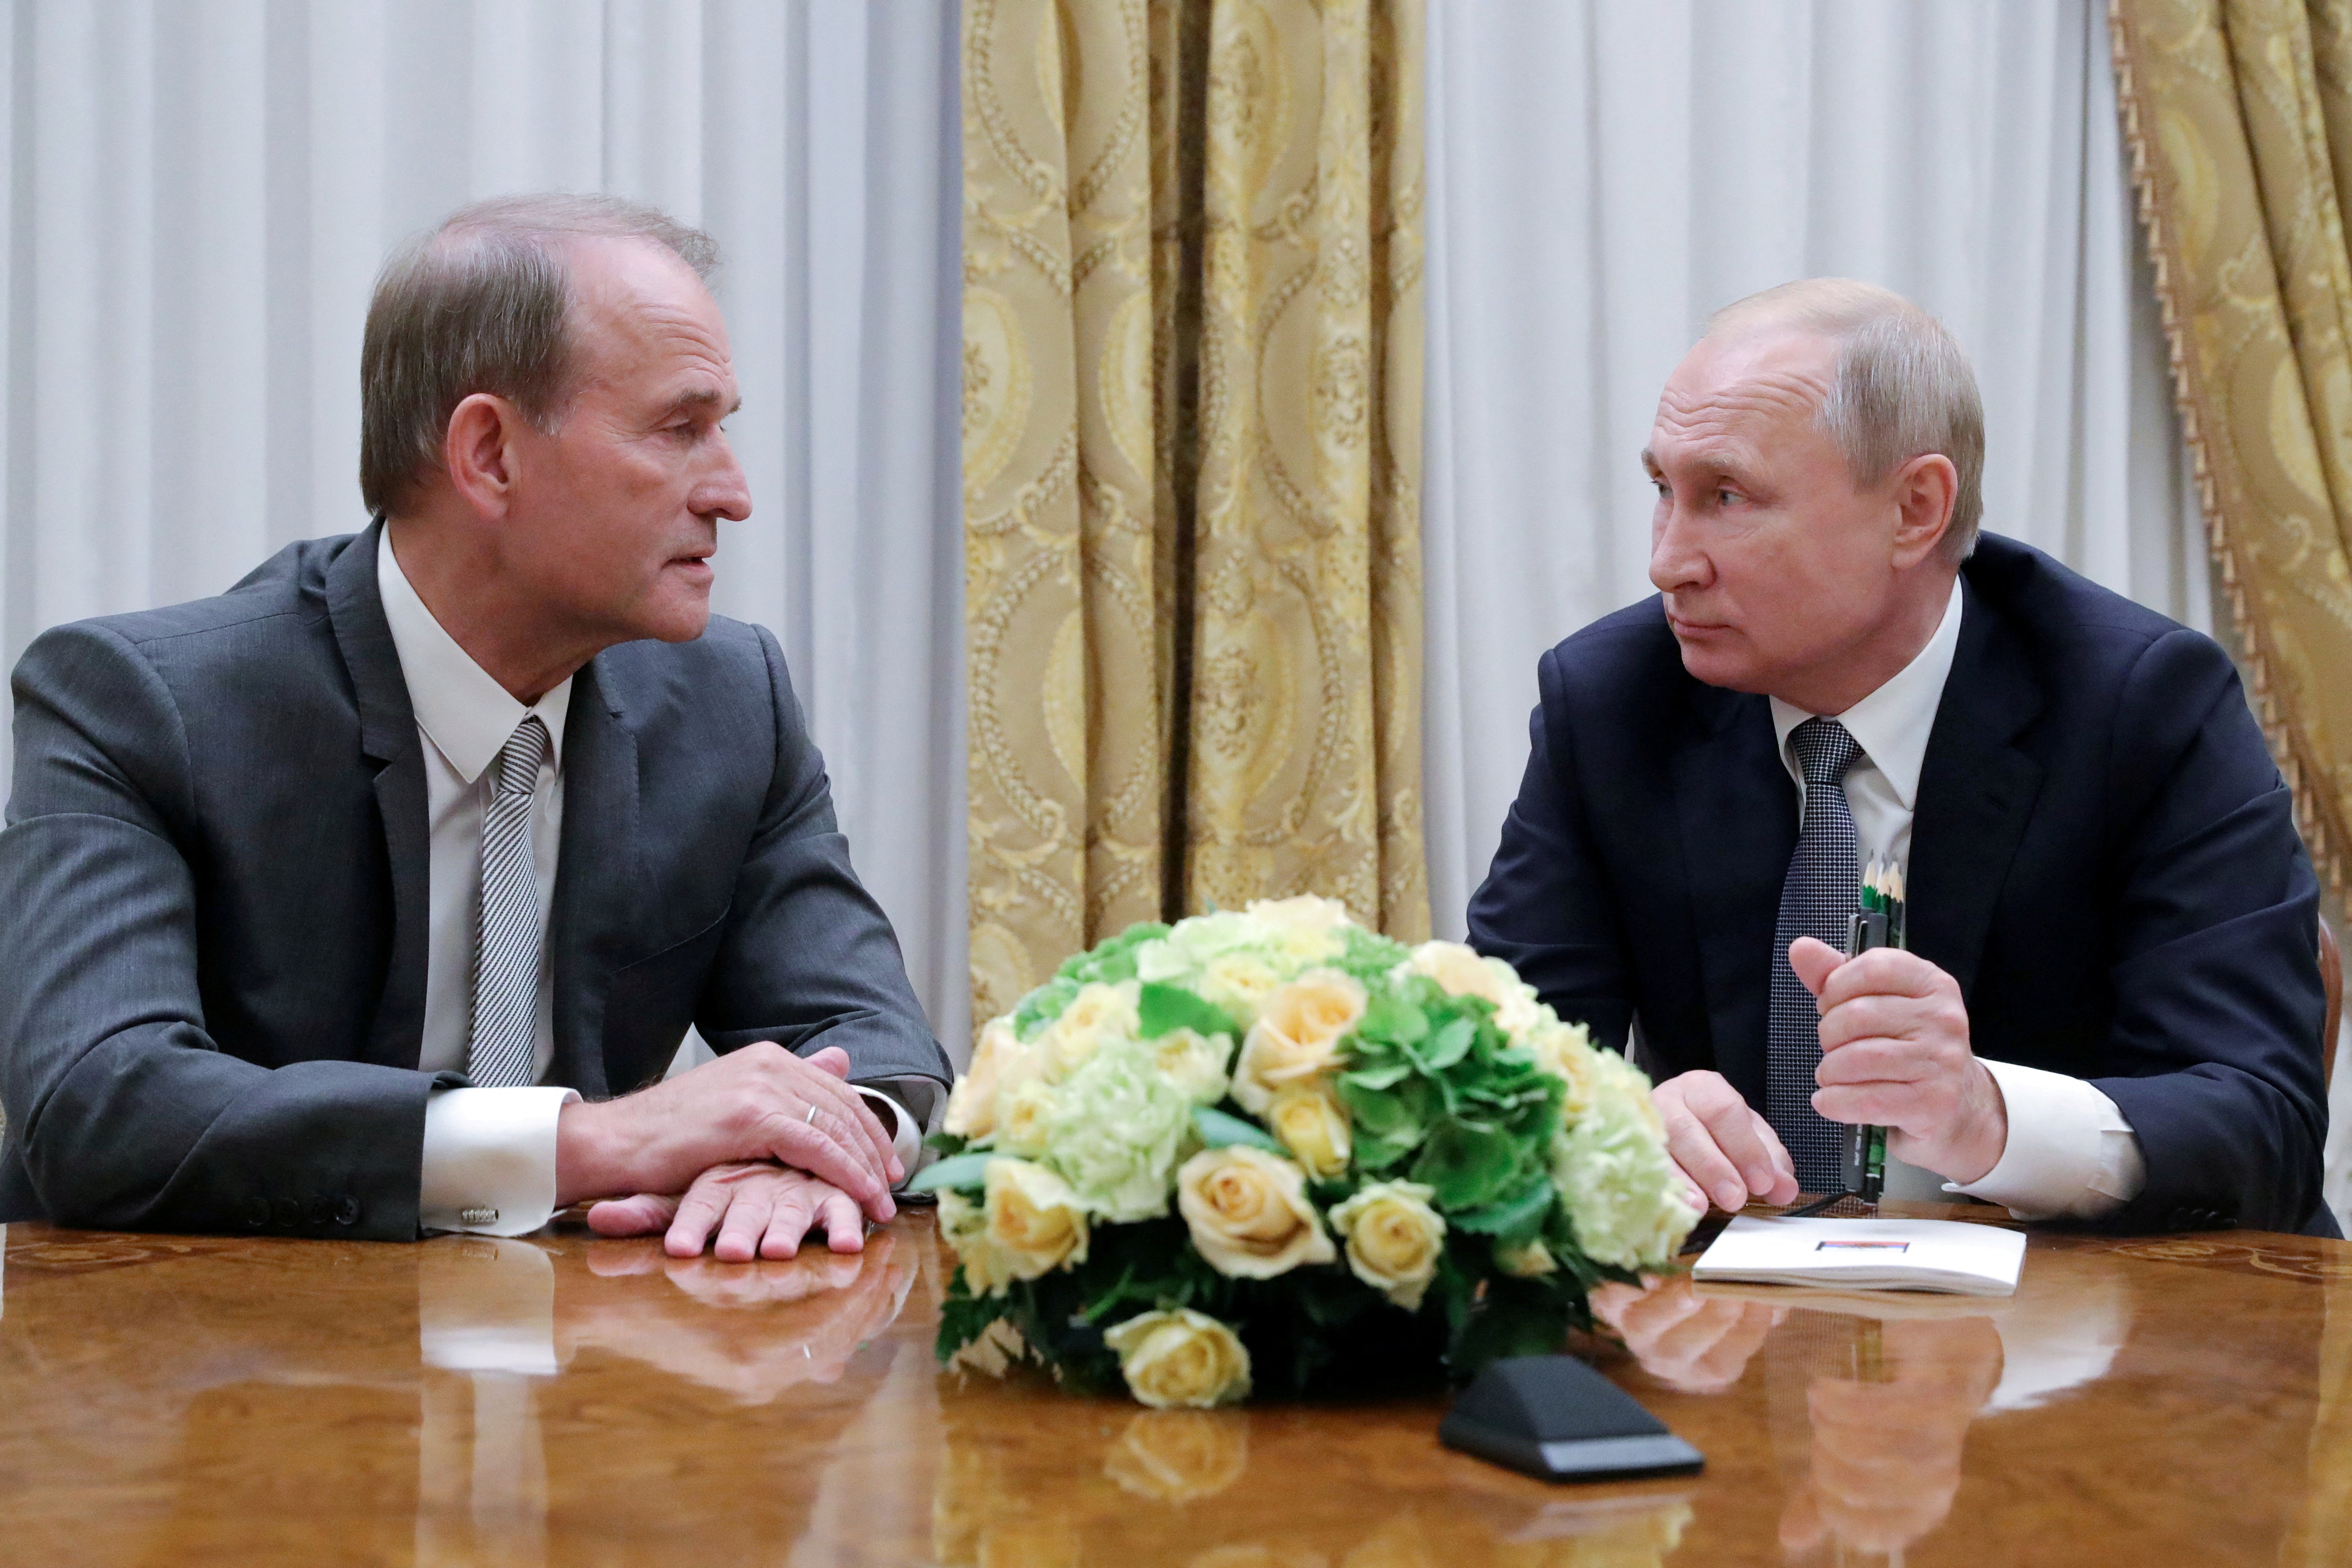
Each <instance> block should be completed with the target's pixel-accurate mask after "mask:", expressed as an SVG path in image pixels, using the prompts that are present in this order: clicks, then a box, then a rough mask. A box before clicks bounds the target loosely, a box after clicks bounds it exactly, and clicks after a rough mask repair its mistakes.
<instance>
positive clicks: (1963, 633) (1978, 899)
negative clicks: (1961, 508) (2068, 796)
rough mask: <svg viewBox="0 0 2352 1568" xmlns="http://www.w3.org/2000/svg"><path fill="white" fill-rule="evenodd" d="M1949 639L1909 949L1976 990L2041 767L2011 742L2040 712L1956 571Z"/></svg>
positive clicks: (2024, 676)
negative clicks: (1956, 619)
mask: <svg viewBox="0 0 2352 1568" xmlns="http://www.w3.org/2000/svg"><path fill="white" fill-rule="evenodd" d="M1961 593H1962V599H1961V604H1962V609H1961V612H1960V640H1959V647H1958V648H1956V649H1955V650H1954V651H1953V655H1952V672H1951V674H1950V676H1949V677H1948V678H1947V679H1946V680H1945V682H1944V695H1943V699H1942V700H1941V701H1940V702H1939V703H1938V704H1937V708H1936V724H1935V728H1934V729H1933V730H1932V731H1929V732H1928V736H1927V757H1926V759H1925V760H1924V762H1923V763H1922V764H1921V766H1920V770H1919V795H1918V801H1917V806H1916V811H1915V812H1914V814H1913V816H1912V826H1911V868H1910V876H1909V879H1908V880H1909V888H1908V893H1909V902H1910V910H1911V914H1910V920H1911V948H1912V951H1913V952H1917V953H1918V954H1919V955H1920V956H1921V957H1923V958H1926V959H1927V960H1928V961H1929V962H1930V963H1934V964H1936V965H1937V967H1939V968H1941V969H1942V970H1944V971H1945V973H1948V974H1950V975H1951V976H1952V977H1953V978H1954V979H1955V980H1957V981H1958V982H1959V984H1960V994H1962V996H1964V997H1965V996H1969V995H1972V994H1974V992H1975V989H1976V980H1977V969H1978V965H1979V963H1980V962H1981V961H1982V959H1983V957H1984V945H1985V937H1986V935H1987V933H1988V932H1989V931H1990V930H1991V927H1992V917H1993V910H1994V907H1995V905H1996V904H1997V903H1998V902H1999V901H2000V890H2001V887H2002V885H2003V883H2005V882H2006V881H2007V880H2008V878H2009V867H2010V862H2011V860H2012V859H2014V858H2015V857H2016V854H2017V847H2018V844H2019V842H2020V840H2021V839H2022V838H2023V837H2024V836H2025V826H2026V823H2027V821H2028V820H2029V819H2030V818H2031V817H2032V815H2033V803H2034V801H2035V799H2036V798H2037V797H2038V796H2039V795H2040V794H2041V792H2042V767H2041V764H2040V763H2036V762H2034V761H2033V759H2032V758H2031V757H2029V756H2027V755H2026V754H2025V753H2024V752H2021V751H2019V750H2018V749H2017V748H2016V747H2015V746H2014V745H2012V744H2011V741H2012V740H2013V739H2014V737H2015V736H2016V735H2017V733H2018V732H2019V731H2021V730H2022V729H2024V728H2025V726H2026V725H2027V724H2028V723H2030V722H2032V720H2033V717H2034V716H2035V715H2036V714H2038V713H2039V712H2041V711H2042V689H2041V687H2040V685H2039V684H2038V683H2037V682H2036V681H2035V680H2034V679H2033V672H2032V668H2031V667H2030V666H2029V665H2028V664H2027V662H2026V659H2025V654H2024V650H2023V649H2022V648H2021V647H2018V645H2017V640H2016V638H2015V637H2014V636H2013V635H2012V634H2011V632H2010V631H2009V629H2008V627H2007V626H2006V625H2005V624H2004V623H2002V621H2001V620H2000V617H1999V616H1995V615H1994V614H1993V613H1992V611H1991V610H1990V608H1989V607H1988V606H1987V605H1986V604H1985V603H1984V600H1983V599H1982V598H1981V597H1980V596H1979V595H1978V594H1977V592H1976V589H1975V587H1974V585H1973V584H1967V582H1966V579H1965V577H1964V578H1963V587H1962V590H1961Z"/></svg>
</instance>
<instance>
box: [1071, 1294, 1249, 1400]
mask: <svg viewBox="0 0 2352 1568" xmlns="http://www.w3.org/2000/svg"><path fill="white" fill-rule="evenodd" d="M1103 1343H1105V1344H1107V1345H1108V1346H1109V1347H1110V1348H1111V1349H1112V1350H1113V1351H1115V1352H1118V1370H1119V1373H1120V1375H1121V1376H1123V1377H1125V1378H1126V1379H1127V1387H1128V1392H1129V1393H1130V1394H1134V1395H1135V1397H1136V1398H1137V1399H1139V1400H1140V1401H1142V1402H1143V1403H1144V1404H1146V1405H1150V1406H1151V1407H1152V1408H1153V1409H1155V1410H1170V1409H1180V1408H1181V1409H1192V1410H1205V1409H1207V1408H1208V1407H1210V1406H1211V1405H1225V1404H1230V1403H1231V1402H1233V1401H1234V1400H1237V1399H1246V1398H1248V1397H1249V1391H1250V1358H1249V1350H1248V1348H1247V1347H1246V1346H1244V1344H1243V1343H1242V1342H1241V1340H1240V1339H1239V1338H1238V1337H1237V1336H1236V1335H1235V1334H1234V1331H1233V1330H1231V1329H1229V1328H1227V1327H1225V1325H1224V1324H1223V1323H1221V1322H1219V1321H1217V1320H1216V1319H1214V1318H1213V1317H1210V1316H1209V1315H1208V1314H1207V1313H1206V1312H1196V1311H1194V1310H1192V1309H1191V1308H1190V1307H1182V1308H1179V1309H1177V1310H1175V1311H1172V1312H1146V1313H1144V1314H1143V1315H1142V1316H1141V1317H1139V1318H1129V1320H1128V1321H1125V1322H1123V1323H1121V1324H1119V1325H1118V1327H1116V1328H1114V1329H1112V1330H1110V1331H1108V1332H1107V1333H1106V1334H1104V1335H1103Z"/></svg>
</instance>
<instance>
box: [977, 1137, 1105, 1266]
mask: <svg viewBox="0 0 2352 1568" xmlns="http://www.w3.org/2000/svg"><path fill="white" fill-rule="evenodd" d="M985 1190H986V1193H987V1206H986V1208H985V1209H984V1210H983V1211H982V1212H983V1214H984V1215H985V1217H986V1220H987V1225H988V1241H989V1245H990V1246H992V1247H994V1248H995V1249H996V1254H997V1257H998V1258H999V1259H1000V1260H1001V1261H1002V1264H1003V1269H1004V1271H1005V1273H1006V1275H1007V1276H1008V1277H1010V1278H1012V1279H1036V1278H1037V1277H1038V1276H1040V1275H1043V1274H1050V1273H1052V1272H1053V1271H1054V1270H1055V1269H1056V1268H1067V1267H1069V1266H1070V1265H1071V1264H1074V1263H1084V1262H1085V1261H1086V1260H1087V1211H1086V1209H1085V1208H1084V1207H1083V1206H1082V1205H1080V1204H1079V1202H1078V1194H1076V1193H1074V1192H1072V1191H1071V1190H1070V1184H1068V1183H1067V1182H1065V1181H1064V1180H1062V1178H1061V1177H1059V1176H1057V1175H1055V1174H1054V1173H1053V1172H1051V1171H1049V1170H1047V1169H1045V1167H1044V1166H1043V1165H1033V1164H1031V1163H1029V1162H1028V1161H1026V1160H991V1161H990V1162H989V1163H988V1173H987V1177H986V1183H985Z"/></svg>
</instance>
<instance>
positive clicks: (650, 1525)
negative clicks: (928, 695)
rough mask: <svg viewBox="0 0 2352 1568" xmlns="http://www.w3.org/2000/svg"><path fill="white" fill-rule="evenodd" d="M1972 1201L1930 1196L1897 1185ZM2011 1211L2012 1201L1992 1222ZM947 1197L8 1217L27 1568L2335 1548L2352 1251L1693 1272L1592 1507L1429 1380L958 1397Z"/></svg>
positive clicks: (964, 1390) (1019, 1385) (2346, 1507)
mask: <svg viewBox="0 0 2352 1568" xmlns="http://www.w3.org/2000/svg"><path fill="white" fill-rule="evenodd" d="M1889 1207H1890V1209H1895V1208H1901V1209H1903V1210H1905V1211H1906V1212H1940V1211H1933V1210H1930V1209H1928V1208H1927V1206H1926V1205H1889ZM1981 1212H1985V1211H1979V1213H1981ZM943 1278H944V1277H943V1270H942V1267H941V1262H940V1252H939V1250H938V1247H937V1245H936V1242H935V1239H934V1235H933V1230H932V1226H931V1223H930V1219H929V1215H927V1214H923V1213H920V1212H911V1213H909V1214H908V1215H903V1216H902V1217H901V1218H900V1219H899V1220H898V1221H897V1222H896V1223H894V1224H893V1225H892V1226H889V1227H888V1228H887V1229H886V1230H883V1231H881V1232H879V1233H877V1235H875V1236H874V1237H872V1239H871V1242H870V1244H869V1247H868V1249H867V1251H866V1253H865V1254H864V1255H863V1256H862V1257H852V1258H833V1257H831V1256H829V1255H822V1254H820V1255H812V1256H805V1257H803V1258H799V1259H795V1260H793V1262H790V1263H783V1264H774V1263H771V1264H757V1265H728V1264H721V1263H718V1262H715V1261H710V1260H696V1261H691V1262H677V1261H673V1260H670V1259H667V1258H664V1257H662V1256H661V1254H660V1252H659V1250H658V1247H656V1244H655V1243H653V1242H650V1241H646V1242H607V1241H601V1240H597V1239H594V1238H593V1237H589V1236H587V1235H586V1234H585V1233H584V1232H582V1231H579V1230H576V1229H573V1230H562V1229H559V1230H555V1231H552V1232H550V1233H546V1234H544V1235H542V1236H541V1237H533V1238H531V1239H529V1240H526V1241H508V1242H500V1241H490V1240H486V1239H478V1238H461V1237H443V1238H441V1239H437V1240H434V1241H430V1242H425V1243H424V1244H421V1245H418V1246H415V1247H396V1246H383V1245H368V1244H361V1243H336V1242H323V1241H286V1240H247V1239H226V1238H223V1239H215V1238H207V1237H141V1236H114V1235H94V1234H89V1233H82V1232H73V1231H61V1230H55V1229H51V1228H49V1227H47V1226H26V1225H18V1226H10V1227H8V1230H7V1249H6V1258H5V1273H0V1561H5V1562H8V1563H173V1564H178V1563H419V1564H423V1563H477V1562H487V1563H541V1562H544V1563H670V1562H677V1563H711V1564H733V1563H778V1564H802V1563H826V1564H830V1563H892V1564H897V1563H947V1564H975V1565H978V1564H990V1565H1002V1564H1018V1565H1028V1564H1039V1565H1058V1564H1076V1563H1109V1564H1113V1565H1115V1568H1144V1565H1147V1564H1157V1563H1177V1564H1194V1565H1198V1568H1308V1565H1318V1568H1407V1565H1423V1564H1430V1565H1436V1564H1443V1565H1444V1568H1469V1565H1471V1564H1483V1563H1496V1564H1511V1565H1515V1568H1516V1565H1528V1568H1532V1565H1535V1564H1563V1565H1565V1564H1580V1565H1599V1564H1626V1565H1630V1564H1637V1563H1669V1562H1670V1563H1683V1564H1702V1563H1704V1564H1713V1563H1780V1562H1783V1561H1790V1560H1796V1561H1811V1562H1861V1561H1872V1562H1875V1561H1881V1560H1885V1559H1890V1558H1900V1559H1901V1560H1904V1561H1907V1562H1909V1563H1965V1564H1969V1565H1970V1568H1987V1565H1991V1564H2005V1563H2132V1564H2136V1565H2153V1564H2163V1563H2241V1562H2242V1563H2294V1564H2298V1565H2299V1564H2304V1563H2334V1562H2337V1561H2340V1560H2343V1559H2344V1558H2345V1556H2346V1555H2347V1553H2352V1246H2346V1245H2344V1244H2340V1243H2332V1242H2316V1241H2308V1240H2303V1239H2298V1238H2294V1237H2276V1236H2254V1235H2214V1236H2199V1237H2176V1238H2169V1239H2158V1240H2141V1241H2128V1242H2126V1241H2116V1240H2113V1239H2101V1238H2092V1237H2065V1236H2040V1235H2037V1236H2036V1237H2033V1240H2032V1247H2031V1250H2030V1251H2029V1253H2028V1254H2027V1258H2026V1263H2025V1272H2024V1277H2023V1282H2022V1285H2021V1289H2020V1290H2019V1292H2018V1294H2017V1296H2016V1297H2015V1298H2014V1299H2013V1300H2005V1301H1995V1302H1983V1301H1958V1300H1950V1299H1944V1298H1929V1297H1917V1296H1889V1295H1877V1296H1871V1297H1866V1298H1865V1297H1825V1296H1821V1295H1811V1294H1799V1293H1796V1292H1791V1291H1774V1290H1769V1289H1747V1290H1731V1291H1709V1292H1706V1293H1697V1292H1694V1291H1693V1289H1691V1288H1690V1286H1689V1285H1688V1283H1687V1282H1686V1281H1681V1282H1675V1283H1670V1284H1668V1285H1666V1286H1664V1287H1662V1288H1661V1289H1660V1290H1658V1291H1657V1292H1655V1293H1654V1294H1652V1295H1651V1296H1648V1297H1645V1298H1642V1299H1640V1300H1633V1301H1619V1302H1615V1303H1612V1308H1611V1310H1612V1313H1613V1315H1615V1316H1616V1317H1617V1318H1618V1319H1619V1320H1620V1321H1621V1323H1622V1330H1623V1333H1624V1336H1625V1339H1626V1341H1627V1342H1628V1344H1630V1346H1631V1347H1632V1348H1631V1349H1630V1350H1629V1349H1627V1348H1623V1347H1621V1346H1618V1345H1615V1344H1608V1345H1600V1344H1596V1345H1594V1346H1591V1347H1589V1348H1590V1350H1591V1353H1593V1354H1594V1355H1595V1356H1596V1357H1597V1358H1598V1359H1599V1360H1600V1362H1601V1364H1602V1365H1603V1366H1604V1367H1605V1368H1606V1369H1607V1370H1608V1371H1609V1373H1610V1374H1611V1375H1612V1376H1613V1377H1615V1378H1617V1379H1618V1380H1619V1381H1620V1382H1621V1383H1622V1384H1623V1385H1624V1386H1626V1387H1627V1388H1629V1389H1631V1390H1633V1392H1634V1393H1635V1394H1637V1395H1638V1396H1639V1397H1640V1398H1641V1399H1642V1400H1643V1402H1644V1403H1646V1404H1647V1405H1649V1406H1650V1407H1651V1408H1652V1409H1653V1410H1654V1411H1656V1412H1657V1413H1658V1414H1659V1415H1662V1416H1663V1417H1664V1419H1665V1420H1666V1421H1667V1422H1668V1423H1669V1424H1670V1425H1671V1426H1673V1427H1674V1428H1675V1430H1676V1431H1677V1432H1679V1433H1681V1434H1682V1435H1683V1436H1686V1437H1688V1438H1689V1439H1691V1440H1692V1441H1693V1442H1695V1443H1696V1444H1697V1445H1698V1447H1700V1448H1702V1449H1703V1450H1705V1451H1706V1456H1707V1468H1706V1473H1705V1474H1704V1475H1701V1476H1696V1477H1690V1478H1685V1479H1677V1480H1660V1481H1653V1482H1646V1483H1639V1484H1617V1485H1602V1486H1583V1487H1560V1486H1547V1485H1545V1484H1542V1483H1540V1482H1537V1481H1534V1480H1530V1479H1524V1478H1521V1477H1518V1476H1515V1475H1512V1474H1510V1473H1508V1472H1507V1471H1503V1470H1499V1469H1496V1468H1491V1467H1489V1466H1486V1465H1484V1464H1481V1463H1479V1462H1477V1461H1475V1460H1473V1459H1469V1458H1464V1457H1462V1456H1460V1455H1457V1454H1452V1453H1448V1452H1446V1451H1445V1450H1444V1449H1441V1448H1440V1447H1438V1446H1437V1441H1436V1428H1437V1421H1438V1416H1439V1414H1440V1411H1441V1407H1442V1406H1441V1402H1440V1401H1439V1400H1438V1399H1436V1398H1434V1397H1431V1398H1425V1399H1418V1400H1403V1401H1389V1402H1381V1403H1370V1404H1361V1405H1317V1406H1300V1405H1263V1406H1259V1407H1256V1408H1253V1409H1250V1410H1246V1411H1220V1412H1214V1413H1193V1412H1151V1411H1145V1410H1141V1409H1139V1408H1138V1407H1136V1406H1134V1405H1127V1404H1123V1403H1119V1402H1117V1401H1111V1400H1084V1399H1075V1398H1070V1397H1066V1396H1064V1395H1062V1394H1058V1393H1056V1392H1055V1391H1054V1390H1053V1389H1052V1388H1051V1387H1050V1386H1048V1385H1046V1384H1043V1383H1042V1382H1041V1381H1040V1380H1038V1379H1036V1378H1034V1377H1033V1376H1028V1375H1025V1374H1016V1375H1015V1376H1014V1377H1013V1378H1012V1379H1011V1380H1009V1381H1004V1382H998V1381H996V1380H993V1379H990V1378H984V1377H976V1376H965V1375H962V1374H960V1373H941V1372H940V1370H939V1369H938V1368H937V1367H936V1366H935V1364H934V1363H933V1362H932V1359H931V1337H932V1331H933V1326H934V1323H935V1321H936V1314H935V1302H936V1301H937V1299H938V1295H939V1291H940V1287H941V1285H942V1283H943Z"/></svg>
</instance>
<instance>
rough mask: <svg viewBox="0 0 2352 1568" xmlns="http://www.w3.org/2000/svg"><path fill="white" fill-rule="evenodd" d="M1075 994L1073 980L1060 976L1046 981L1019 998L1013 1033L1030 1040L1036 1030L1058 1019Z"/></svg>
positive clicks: (1075, 986)
mask: <svg viewBox="0 0 2352 1568" xmlns="http://www.w3.org/2000/svg"><path fill="white" fill-rule="evenodd" d="M1076 994H1078V983H1077V982H1076V981H1075V980H1071V979H1068V978H1066V977H1061V976H1057V977H1055V979H1052V980H1048V981H1047V982H1045V984H1043V985H1040V986H1039V987H1037V989H1036V990H1034V991H1032V992H1031V993H1029V994H1028V995H1026V996H1024V997H1023V998H1021V1005H1020V1006H1018V1007H1017V1008H1015V1009H1013V1034H1014V1035H1015V1036H1016V1037H1019V1038H1021V1039H1023V1040H1027V1039H1029V1038H1031V1037H1034V1035H1035V1034H1036V1033H1037V1031H1038V1030H1040V1029H1042V1028H1044V1027H1045V1026H1046V1025H1048V1024H1050V1023H1052V1022H1053V1021H1054V1020H1055V1019H1056V1018H1058V1017H1060V1016H1062V1009H1063V1008H1065V1007H1066V1006H1068V1005H1070V999H1071V998H1072V997H1074V996H1076Z"/></svg>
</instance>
